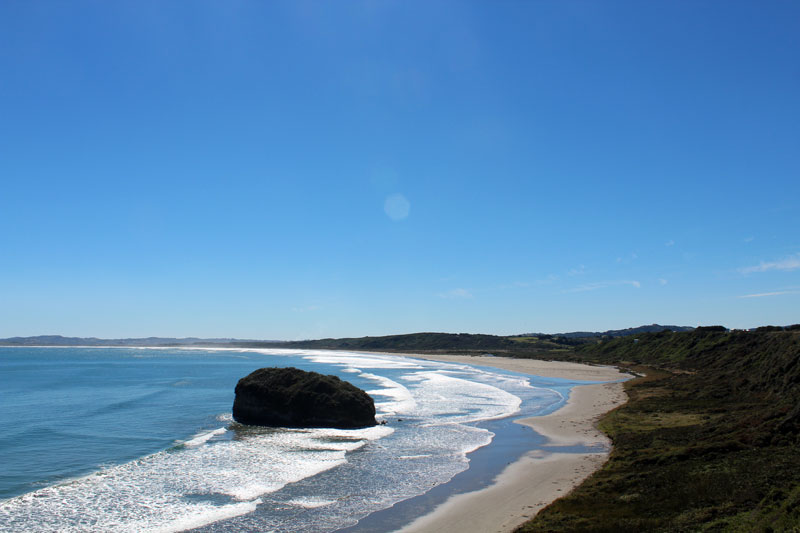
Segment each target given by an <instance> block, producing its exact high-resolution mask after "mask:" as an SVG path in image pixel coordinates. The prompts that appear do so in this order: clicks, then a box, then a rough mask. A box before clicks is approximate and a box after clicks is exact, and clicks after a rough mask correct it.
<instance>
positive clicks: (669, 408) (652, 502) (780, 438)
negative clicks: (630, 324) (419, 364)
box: [519, 328, 800, 532]
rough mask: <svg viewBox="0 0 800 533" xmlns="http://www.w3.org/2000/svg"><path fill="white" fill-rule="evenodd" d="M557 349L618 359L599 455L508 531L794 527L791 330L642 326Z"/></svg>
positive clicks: (799, 405) (797, 380)
mask: <svg viewBox="0 0 800 533" xmlns="http://www.w3.org/2000/svg"><path fill="white" fill-rule="evenodd" d="M564 359H569V360H575V361H583V362H589V363H601V364H616V365H621V366H626V367H627V368H629V369H630V370H632V371H633V372H635V373H637V374H638V375H639V377H637V378H636V379H633V380H631V381H628V382H627V383H626V384H625V389H626V391H627V393H628V395H629V398H630V399H629V401H628V403H627V404H625V405H624V406H622V407H620V408H618V409H616V410H614V411H612V412H610V413H608V414H607V415H606V416H605V417H604V418H603V419H602V420H601V423H600V427H601V429H602V430H603V431H605V432H606V433H607V434H608V435H609V436H610V437H611V439H612V441H613V444H614V447H613V451H612V453H611V456H610V458H609V461H608V462H607V463H606V465H605V466H604V467H603V468H602V469H601V470H600V471H598V472H597V473H595V474H594V475H593V476H591V477H590V478H589V479H587V480H586V481H585V482H584V483H583V484H582V485H581V486H579V487H578V488H577V489H576V490H574V491H573V492H572V493H571V494H569V495H568V496H566V497H564V498H562V499H560V500H557V501H555V502H553V503H552V504H551V505H550V506H548V507H547V508H545V509H544V510H543V511H541V512H540V513H539V514H538V515H537V516H536V517H534V519H533V520H531V521H530V522H528V523H527V524H525V525H524V526H522V527H521V528H520V529H519V531H520V532H532V531H559V532H561V531H597V532H600V531H609V532H610V531H615V532H619V531H737V532H738V531H742V532H744V531H747V532H750V531H761V532H770V531H797V530H798V528H800V331H798V329H797V328H786V330H784V328H759V329H758V330H756V331H726V330H725V328H698V329H696V330H694V331H692V332H687V333H672V332H662V333H650V334H643V335H639V336H637V337H635V338H634V337H626V338H619V339H613V340H607V341H604V342H600V343H598V344H593V345H585V346H583V347H581V348H579V349H577V350H575V351H573V352H572V353H571V354H569V356H568V357H564Z"/></svg>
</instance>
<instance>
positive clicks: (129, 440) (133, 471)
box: [0, 348, 573, 531]
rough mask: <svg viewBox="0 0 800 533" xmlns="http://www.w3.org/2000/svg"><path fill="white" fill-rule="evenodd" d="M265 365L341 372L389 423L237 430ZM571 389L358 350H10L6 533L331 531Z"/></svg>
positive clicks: (424, 481) (0, 490)
mask: <svg viewBox="0 0 800 533" xmlns="http://www.w3.org/2000/svg"><path fill="white" fill-rule="evenodd" d="M265 366H295V367H298V368H303V369H307V370H315V371H318V372H323V373H329V374H336V375H339V376H340V377H341V378H342V379H346V380H348V381H350V382H352V383H354V384H355V385H356V386H358V387H361V388H363V389H365V390H367V391H369V392H370V394H371V395H372V396H373V398H374V399H375V400H376V407H377V410H378V418H379V419H382V420H385V421H386V422H387V424H386V425H385V426H378V427H376V428H371V429H366V430H331V429H315V430H286V429H268V428H252V427H248V426H242V425H239V424H236V423H234V422H233V421H232V419H231V417H230V410H231V405H232V403H233V389H234V387H235V385H236V382H237V380H238V379H239V378H241V377H243V376H245V375H247V374H248V373H250V372H251V371H253V370H255V369H257V368H261V367H265ZM572 384H573V383H570V382H566V381H561V380H540V381H534V382H532V381H531V380H529V379H528V377H527V376H521V375H517V374H513V373H510V372H502V371H495V370H490V369H483V368H475V367H470V366H466V365H452V364H445V363H436V362H429V361H420V360H415V359H407V358H401V357H395V356H378V355H367V354H354V353H346V352H324V351H295V352H287V351H277V350H273V351H239V350H189V349H134V348H0V386H1V387H2V396H0V457H3V462H2V465H1V466H0V530H25V531H37V530H38V531H52V530H60V531H104V530H111V529H113V530H115V531H181V530H186V529H191V528H203V529H204V530H208V531H252V530H254V529H256V530H275V531H303V530H313V531H333V530H336V529H339V528H342V527H346V526H349V525H352V524H354V523H355V522H356V521H358V520H359V519H361V518H363V517H364V516H367V515H369V514H370V513H374V512H376V511H379V510H381V509H386V508H388V507H391V506H392V505H393V504H394V503H396V502H399V501H401V500H405V499H408V498H412V497H414V496H418V495H420V494H422V493H424V492H425V491H426V490H427V488H429V487H432V486H435V485H440V484H442V483H446V482H447V481H448V480H450V479H451V478H453V476H455V475H457V474H458V473H459V472H462V471H464V470H465V469H466V468H467V467H468V465H469V459H468V454H469V453H470V452H472V451H474V450H476V449H478V448H480V447H482V446H485V445H487V444H489V443H490V442H491V441H492V438H493V437H494V435H495V433H497V429H496V427H499V426H497V424H496V423H495V426H491V424H490V421H492V420H501V419H503V418H506V417H508V416H510V415H512V414H519V415H523V414H524V415H526V416H527V415H531V414H536V413H542V412H546V411H550V410H553V409H555V408H557V407H558V406H559V405H560V404H561V403H563V400H564V396H565V393H566V392H567V390H568V389H569V387H570V386H571V385H572ZM488 427H492V428H494V431H493V430H490V429H487V428H488Z"/></svg>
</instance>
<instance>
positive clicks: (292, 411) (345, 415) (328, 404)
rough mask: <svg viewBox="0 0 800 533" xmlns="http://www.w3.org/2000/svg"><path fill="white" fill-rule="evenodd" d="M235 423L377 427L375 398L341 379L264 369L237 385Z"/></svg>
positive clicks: (288, 369) (292, 369) (296, 371)
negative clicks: (373, 399)
mask: <svg viewBox="0 0 800 533" xmlns="http://www.w3.org/2000/svg"><path fill="white" fill-rule="evenodd" d="M233 419H234V420H236V421H237V422H239V423H241V424H250V425H256V426H271V427H292V428H299V427H328V428H339V429H352V428H362V427H368V426H374V425H376V422H375V403H374V402H373V401H372V398H371V397H370V396H369V394H367V393H366V392H364V391H363V390H361V389H359V388H358V387H356V386H355V385H352V384H350V383H348V382H346V381H342V380H341V379H339V378H338V377H336V376H326V375H323V374H319V373H317V372H306V371H305V370H300V369H297V368H260V369H258V370H256V371H255V372H253V373H251V374H249V375H247V376H245V377H243V378H242V379H240V380H239V383H237V384H236V399H235V400H234V401H233Z"/></svg>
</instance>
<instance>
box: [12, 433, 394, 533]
mask: <svg viewBox="0 0 800 533" xmlns="http://www.w3.org/2000/svg"><path fill="white" fill-rule="evenodd" d="M393 431H394V430H393V429H392V428H389V427H386V426H375V427H372V428H365V429H358V430H336V429H324V428H319V429H310V430H270V429H263V430H260V429H253V428H248V429H247V430H245V431H244V432H243V433H242V434H241V435H237V436H236V437H235V438H234V439H232V440H227V441H224V440H223V441H212V442H208V440H209V439H210V438H211V437H210V436H209V433H216V432H217V430H215V431H213V432H208V433H204V434H203V435H201V436H199V437H197V438H195V439H193V440H196V441H200V440H203V442H206V443H207V444H206V445H202V446H201V445H200V444H202V443H198V444H197V445H195V446H189V447H183V448H180V449H178V450H174V451H165V452H160V453H156V454H154V455H150V456H147V457H144V458H142V459H139V460H136V461H132V462H130V463H125V464H122V465H117V466H112V467H107V468H105V469H103V470H101V471H99V472H97V473H95V474H92V475H89V476H85V477H83V478H79V479H76V480H74V481H72V482H70V483H66V484H62V485H57V486H53V487H48V488H45V489H41V490H37V491H35V492H32V493H28V494H25V495H22V496H19V497H16V498H11V499H9V500H5V501H3V502H0V530H12V531H17V530H19V531H22V530H25V531H29V532H43V531H56V530H58V531H65V532H79V531H123V532H129V531H130V532H133V531H159V532H162V531H163V532H166V531H178V530H181V529H186V528H187V527H199V526H201V525H203V524H208V523H211V522H215V521H217V520H221V519H225V518H229V517H233V516H238V515H241V514H245V513H249V512H252V511H253V510H254V509H255V507H256V506H257V505H258V504H259V503H260V502H261V500H260V499H259V497H260V496H263V495H265V494H269V493H273V492H275V491H278V490H280V489H281V488H282V487H284V486H286V485H287V484H289V483H295V482H297V481H300V480H302V479H305V478H308V477H310V476H313V475H316V474H319V473H321V472H324V471H326V470H329V469H331V468H334V467H335V466H338V465H341V464H343V463H345V462H346V458H345V455H346V453H347V452H349V451H352V450H355V449H358V448H360V447H363V446H364V445H365V444H366V443H367V442H369V441H374V440H377V439H380V438H382V437H385V436H387V435H390V434H391V433H392V432H393ZM217 434H219V433H217ZM212 436H213V435H212Z"/></svg>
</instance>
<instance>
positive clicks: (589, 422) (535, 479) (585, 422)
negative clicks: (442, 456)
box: [391, 354, 630, 533]
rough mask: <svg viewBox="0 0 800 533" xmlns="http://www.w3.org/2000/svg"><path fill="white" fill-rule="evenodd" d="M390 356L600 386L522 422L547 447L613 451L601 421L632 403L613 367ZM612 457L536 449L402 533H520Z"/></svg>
mask: <svg viewBox="0 0 800 533" xmlns="http://www.w3.org/2000/svg"><path fill="white" fill-rule="evenodd" d="M391 355H398V356H403V357H411V358H417V359H426V360H435V361H441V362H448V363H460V364H469V365H477V366H487V367H493V368H499V369H502V370H510V371H513V372H520V373H523V374H531V375H536V376H544V377H554V378H565V379H572V380H581V381H598V382H600V383H596V384H588V385H577V386H575V387H573V388H572V390H571V392H570V395H569V398H568V400H567V402H566V404H565V405H564V406H562V407H561V408H560V409H558V410H557V411H555V412H553V413H550V414H547V415H543V416H536V417H530V418H524V419H519V420H515V422H516V423H518V424H522V425H526V426H528V427H531V428H532V429H533V430H534V431H536V432H537V433H539V434H540V435H542V436H544V437H545V438H547V439H548V445H553V446H570V445H584V446H593V447H595V446H604V447H605V448H606V449H607V450H610V441H609V439H608V437H606V436H605V435H604V434H603V433H602V432H600V430H598V429H597V428H596V423H597V420H598V419H599V418H600V417H601V416H602V415H603V414H605V413H607V412H608V411H611V410H612V409H614V408H616V407H618V406H620V405H622V404H624V403H625V402H626V401H627V396H626V394H625V392H624V389H623V386H622V382H621V381H617V380H624V379H626V378H629V377H630V376H629V375H628V374H624V373H623V372H621V371H619V370H618V369H616V368H614V367H608V366H591V365H583V364H578V363H566V362H559V361H543V360H538V359H516V358H509V357H494V356H470V355H444V354H443V355H439V354H436V355H426V354H391ZM611 381H615V382H611ZM608 454H609V452H607V451H603V452H593V453H550V452H547V451H544V450H541V449H532V450H531V451H529V452H528V453H526V454H524V455H523V456H522V457H521V458H520V459H519V460H517V461H515V462H514V463H512V464H510V465H509V466H507V467H506V468H505V469H504V470H503V472H502V473H500V475H498V476H497V477H496V478H495V479H494V482H493V483H492V484H491V485H490V486H488V487H486V488H483V489H479V490H477V491H474V492H468V493H464V494H455V495H453V496H451V497H450V498H448V499H447V501H445V502H444V503H442V504H441V505H439V506H437V507H436V508H435V509H434V510H433V511H431V512H430V513H428V514H426V515H424V516H421V517H419V518H417V519H415V520H413V521H412V522H411V523H410V524H407V525H406V526H404V527H403V528H401V529H400V530H399V531H401V532H402V533H417V532H426V531H438V532H443V533H469V532H476V533H477V532H481V533H488V532H498V533H500V532H503V533H505V532H509V531H513V530H514V529H516V528H517V527H519V526H520V525H522V524H523V523H524V522H526V521H527V520H529V519H530V518H532V517H533V516H534V515H535V514H536V513H537V512H539V511H540V510H541V509H542V508H544V507H545V506H547V505H549V504H550V503H551V502H552V501H554V500H556V499H558V498H560V497H562V496H564V495H566V494H568V493H569V492H570V491H571V490H572V489H573V488H575V487H576V486H578V485H579V484H580V483H582V482H583V480H585V479H586V478H587V477H589V476H590V475H591V474H592V473H594V472H595V471H597V470H598V469H599V468H600V467H601V466H602V465H603V464H604V463H605V461H606V459H607V458H608Z"/></svg>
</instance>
